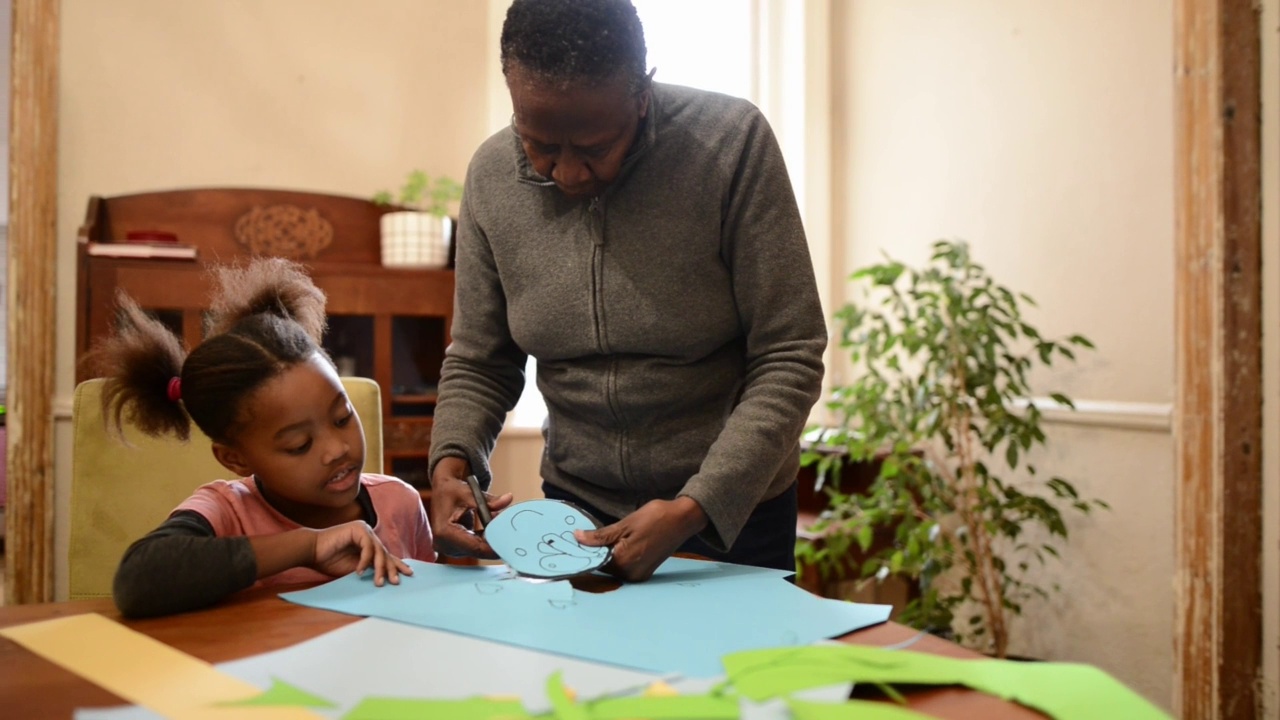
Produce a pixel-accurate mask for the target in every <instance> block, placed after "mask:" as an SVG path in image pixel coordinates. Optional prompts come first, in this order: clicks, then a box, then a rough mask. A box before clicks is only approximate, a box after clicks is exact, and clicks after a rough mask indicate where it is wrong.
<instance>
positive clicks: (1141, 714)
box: [724, 645, 1169, 720]
mask: <svg viewBox="0 0 1280 720" xmlns="http://www.w3.org/2000/svg"><path fill="white" fill-rule="evenodd" d="M724 666H725V669H726V671H727V672H728V675H729V679H730V681H731V682H732V683H733V686H734V687H735V688H736V689H737V690H738V692H740V693H742V694H743V695H745V696H746V697H749V698H751V699H753V700H763V699H766V698H771V697H779V696H783V695H787V694H790V693H792V692H794V691H796V690H799V689H801V688H806V687H815V686H818V685H826V684H830V683H831V682H833V681H838V680H840V679H844V680H852V681H854V682H867V683H886V684H915V685H965V686H968V687H970V688H973V689H975V690H980V691H982V692H986V693H989V694H991V695H995V696H997V697H1000V698H1003V699H1005V700H1012V701H1014V702H1017V703H1019V704H1021V705H1025V706H1027V707H1030V708H1033V709H1035V710H1039V711H1040V712H1043V713H1045V714H1047V715H1049V716H1050V717H1053V718H1056V719H1057V720H1076V719H1077V718H1079V719H1081V720H1085V719H1087V720H1096V719H1097V718H1125V719H1126V720H1148V719H1151V720H1157V719H1159V720H1166V719H1167V718H1168V717H1169V716H1168V715H1166V714H1165V713H1164V711H1162V710H1160V709H1159V708H1157V707H1156V706H1155V705H1153V704H1151V703H1150V702H1149V701H1147V700H1146V699H1145V698H1143V697H1142V696H1140V695H1138V694H1137V693H1135V692H1133V691H1132V690H1130V689H1129V688H1127V687H1125V686H1124V685H1122V684H1121V683H1120V682H1118V681H1117V680H1116V679H1115V678H1113V677H1111V676H1110V675H1108V674H1106V673H1105V672H1103V671H1101V670H1099V669H1098V668H1095V667H1093V666H1090V665H1080V664H1075V663H1053V662H1014V661H1010V660H961V659H957V658H949V657H943V656H941V655H930V654H926V653H918V652H910V651H906V650H884V649H882V648H875V647H867V646H862V645H820V646H811V647H803V648H783V649H775V650H754V651H749V652H742V653H735V654H733V655H730V656H727V657H725V658H724Z"/></svg>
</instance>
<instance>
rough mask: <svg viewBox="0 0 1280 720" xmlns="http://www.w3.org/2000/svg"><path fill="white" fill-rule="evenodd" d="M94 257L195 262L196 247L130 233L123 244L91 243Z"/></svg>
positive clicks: (90, 246) (91, 251) (90, 252)
mask: <svg viewBox="0 0 1280 720" xmlns="http://www.w3.org/2000/svg"><path fill="white" fill-rule="evenodd" d="M88 252H89V254H90V255H93V256H94V257H114V258H144V259H167V260H195V259H196V247H195V246H194V245H187V244H185V243H180V242H177V241H176V239H175V240H168V239H148V238H144V237H142V236H135V233H129V235H128V237H127V238H126V239H125V240H124V241H123V242H105V243H102V242H90V243H89V247H88Z"/></svg>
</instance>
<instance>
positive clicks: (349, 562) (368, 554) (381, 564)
mask: <svg viewBox="0 0 1280 720" xmlns="http://www.w3.org/2000/svg"><path fill="white" fill-rule="evenodd" d="M313 532H314V533H315V535H314V538H315V549H314V551H313V552H312V560H311V563H310V567H312V568H314V569H316V570H319V571H320V572H322V573H324V574H326V575H332V576H334V577H338V576H340V575H346V574H347V573H349V572H352V571H355V572H356V573H357V574H360V573H363V572H364V571H365V570H368V569H369V568H371V567H372V568H373V584H374V585H377V586H378V587H381V586H382V584H383V582H385V581H386V580H390V581H391V584H392V585H399V584H400V573H404V574H405V575H412V574H413V568H411V567H409V566H408V565H407V564H405V562H404V561H403V560H401V559H400V558H398V557H395V556H394V555H392V554H391V553H389V552H387V548H386V546H385V545H383V544H382V541H381V540H379V539H378V536H377V535H375V534H374V533H373V528H371V527H369V524H368V523H366V522H365V521H363V520H355V521H352V522H349V523H344V524H342V525H335V526H334V527H331V528H326V529H324V530H315V531H313Z"/></svg>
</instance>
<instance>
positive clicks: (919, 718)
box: [787, 700, 930, 720]
mask: <svg viewBox="0 0 1280 720" xmlns="http://www.w3.org/2000/svg"><path fill="white" fill-rule="evenodd" d="M787 707H788V708H790V710H791V720H928V719H929V717H930V716H929V715H923V714H921V713H918V712H916V711H915V710H909V709H907V708H904V707H898V706H897V705H893V704H890V703H881V702H868V701H866V700H850V701H848V702H844V703H838V704H830V703H811V702H804V701H803V700H791V701H788V702H787Z"/></svg>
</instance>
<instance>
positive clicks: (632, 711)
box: [556, 695, 741, 720]
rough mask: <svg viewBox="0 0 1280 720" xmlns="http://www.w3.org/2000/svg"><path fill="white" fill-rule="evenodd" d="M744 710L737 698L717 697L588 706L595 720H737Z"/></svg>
mask: <svg viewBox="0 0 1280 720" xmlns="http://www.w3.org/2000/svg"><path fill="white" fill-rule="evenodd" d="M740 710H741V709H740V708H739V706H738V701H737V699H735V698H726V697H719V696H715V695H673V696H671V697H624V698H614V699H610V700H599V701H596V702H593V703H589V704H588V714H589V715H590V717H591V720H629V719H630V718H645V719H646V720H737V718H738V715H739V713H740ZM556 717H560V716H559V715H557V716H556Z"/></svg>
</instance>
